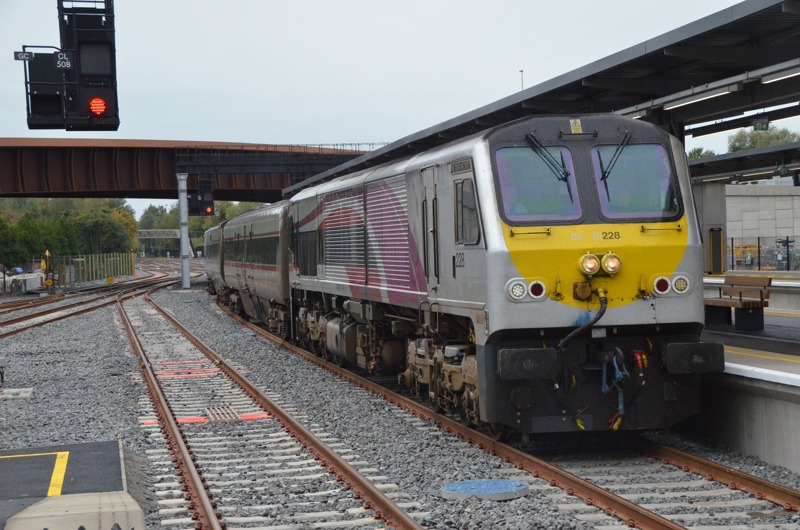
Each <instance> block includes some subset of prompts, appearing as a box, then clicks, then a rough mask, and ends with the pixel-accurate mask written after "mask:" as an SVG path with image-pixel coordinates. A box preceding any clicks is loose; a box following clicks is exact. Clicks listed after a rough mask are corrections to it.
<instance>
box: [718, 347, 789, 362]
mask: <svg viewBox="0 0 800 530" xmlns="http://www.w3.org/2000/svg"><path fill="white" fill-rule="evenodd" d="M754 351H756V350H748V349H746V348H745V349H743V348H735V347H733V346H725V353H732V354H734V355H744V356H746V357H757V358H759V359H770V360H772V361H782V362H786V363H795V364H800V357H798V358H797V359H796V360H795V359H787V358H786V357H789V356H788V355H786V356H783V357H774V356H772V355H761V354H758V353H748V352H754Z"/></svg>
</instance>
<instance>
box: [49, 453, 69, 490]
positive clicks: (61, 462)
mask: <svg viewBox="0 0 800 530" xmlns="http://www.w3.org/2000/svg"><path fill="white" fill-rule="evenodd" d="M68 459H69V453H68V452H67V451H64V452H60V453H57V454H56V465H55V466H53V476H51V477H50V489H49V490H47V496H48V497H57V496H59V495H61V488H62V487H63V486H64V475H65V474H66V473H67V460H68Z"/></svg>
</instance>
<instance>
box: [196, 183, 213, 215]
mask: <svg viewBox="0 0 800 530" xmlns="http://www.w3.org/2000/svg"><path fill="white" fill-rule="evenodd" d="M197 195H198V200H199V210H200V212H199V213H198V215H203V216H208V215H214V182H213V181H211V180H201V181H200V182H198V183H197Z"/></svg>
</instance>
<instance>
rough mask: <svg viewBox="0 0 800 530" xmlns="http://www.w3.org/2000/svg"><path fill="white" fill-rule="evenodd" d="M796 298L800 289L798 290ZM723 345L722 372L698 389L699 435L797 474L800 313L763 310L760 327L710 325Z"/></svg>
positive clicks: (710, 336) (712, 336)
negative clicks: (744, 328) (700, 396)
mask: <svg viewBox="0 0 800 530" xmlns="http://www.w3.org/2000/svg"><path fill="white" fill-rule="evenodd" d="M798 294H800V291H798ZM702 338H703V340H704V341H716V342H722V343H723V344H725V373H723V374H719V375H713V376H708V377H706V378H705V380H704V388H703V406H704V411H703V416H702V418H701V419H700V421H696V422H694V423H695V424H696V425H702V427H701V429H702V432H703V434H705V435H707V436H709V437H711V438H712V439H715V440H717V441H719V442H722V443H724V444H726V445H727V446H729V447H731V448H733V449H735V450H738V451H740V452H741V453H743V454H747V455H754V456H757V457H759V458H761V459H762V460H764V461H766V462H769V463H771V464H775V465H780V466H783V467H786V468H787V469H790V470H792V471H794V472H798V473H800V445H798V444H797V443H796V440H798V439H800V311H798V310H789V309H773V308H767V309H765V310H764V329H763V330H756V331H739V330H736V329H734V327H733V326H712V327H709V328H707V329H706V330H705V331H704V332H703V336H702Z"/></svg>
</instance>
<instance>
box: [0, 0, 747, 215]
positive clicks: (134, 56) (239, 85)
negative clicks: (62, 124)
mask: <svg viewBox="0 0 800 530" xmlns="http://www.w3.org/2000/svg"><path fill="white" fill-rule="evenodd" d="M736 3H738V2H736V1H732V0H703V1H702V2H698V1H697V0H671V1H670V2H661V1H654V0H615V1H614V2H597V1H596V0H592V1H589V0H570V1H564V2H543V1H537V0H496V1H492V2H489V1H488V0H404V1H403V2H396V1H395V2H385V1H379V0H338V1H335V2H334V1H322V0H306V1H296V2H285V1H284V2H278V1H272V0H229V1H227V2H219V1H213V2H212V1H208V0H117V1H116V2H115V14H116V28H117V35H116V45H117V70H118V84H119V89H118V92H119V107H120V119H121V122H122V124H121V126H120V128H119V131H117V132H93V133H67V132H65V131H57V130H46V131H29V130H28V129H27V125H26V115H25V91H24V79H23V66H22V63H21V62H19V61H15V60H13V54H12V52H13V51H15V50H21V49H22V45H23V44H30V45H33V44H39V45H52V46H57V45H58V41H59V34H58V17H57V8H56V6H57V4H56V0H0V50H2V53H0V137H52V138H63V137H70V138H81V137H89V138H119V139H127V138H131V139H133V138H136V139H139V138H143V139H175V140H210V141H222V142H253V143H275V144H290V143H291V144H319V143H322V144H336V143H357V142H360V143H371V142H388V141H393V140H396V139H399V138H401V137H403V136H406V135H409V134H411V133H414V132H417V131H419V130H422V129H425V128H427V127H430V126H432V125H435V124H437V123H439V122H442V121H444V120H447V119H450V118H453V117H455V116H458V115H460V114H463V113H465V112H468V111H470V110H473V109H475V108H477V107H480V106H483V105H486V104H488V103H491V102H493V101H496V100H498V99H501V98H503V97H505V96H508V95H509V94H511V93H513V92H515V91H518V90H519V89H520V81H521V77H522V78H523V79H524V85H525V87H530V86H533V85H536V84H539V83H542V82H544V81H547V80H548V79H551V78H553V77H555V76H557V75H559V74H563V73H565V72H568V71H570V70H574V69H576V68H578V67H580V66H583V65H585V64H587V63H590V62H592V61H595V60H598V59H601V58H603V57H605V56H608V55H611V54H613V53H615V52H617V51H620V50H622V49H624V48H627V47H629V46H633V45H635V44H638V43H640V42H642V41H645V40H647V39H650V38H653V37H655V36H657V35H660V34H662V33H666V32H668V31H670V30H673V29H675V28H677V27H680V26H683V25H685V24H688V23H689V22H692V21H694V20H696V19H698V18H701V17H704V16H707V15H709V14H712V13H715V12H717V11H719V10H722V9H724V8H726V7H730V6H732V5H735V4H736ZM520 70H523V71H524V73H523V75H522V76H521V75H520V72H519V71H520ZM725 138H727V134H726V135H723V136H722V138H721V139H713V138H709V139H706V140H704V141H698V142H697V144H698V145H705V146H708V147H710V148H712V149H714V150H716V151H717V152H724V151H725V150H726V148H725ZM703 142H705V143H703ZM147 202H151V201H147ZM137 209H139V207H138V206H137Z"/></svg>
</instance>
